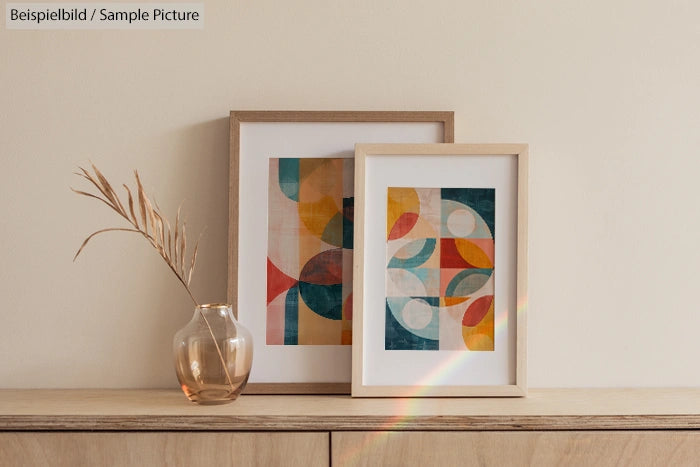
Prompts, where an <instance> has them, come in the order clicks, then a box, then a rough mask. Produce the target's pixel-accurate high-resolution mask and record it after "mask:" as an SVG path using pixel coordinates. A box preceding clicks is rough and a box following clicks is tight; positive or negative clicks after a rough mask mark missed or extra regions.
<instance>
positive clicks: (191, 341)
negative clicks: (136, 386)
mask: <svg viewBox="0 0 700 467" xmlns="http://www.w3.org/2000/svg"><path fill="white" fill-rule="evenodd" d="M173 351H174V354H175V372H176V373H177V379H178V380H179V381H180V387H182V390H183V391H184V393H185V395H186V396H187V397H188V398H189V399H190V400H191V401H192V402H196V403H198V404H204V405H207V404H225V403H227V402H231V401H233V400H235V399H236V398H237V397H238V395H239V394H240V393H241V391H243V388H244V387H245V385H246V383H247V382H248V375H249V374H250V368H251V366H252V363H253V339H252V337H251V335H250V333H249V332H248V330H247V329H246V328H244V327H243V326H242V325H241V324H240V323H239V322H238V321H236V318H234V316H233V311H232V309H231V305H227V304H210V305H199V306H197V307H196V308H195V310H194V315H193V316H192V320H190V322H189V323H187V324H186V325H185V327H183V328H182V329H180V330H179V331H178V332H177V333H175V338H174V339H173Z"/></svg>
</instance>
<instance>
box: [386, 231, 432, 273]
mask: <svg viewBox="0 0 700 467" xmlns="http://www.w3.org/2000/svg"><path fill="white" fill-rule="evenodd" d="M416 242H425V244H424V245H423V248H422V249H421V250H420V251H419V252H418V254H416V255H415V256H413V257H411V258H406V259H401V258H397V257H393V258H391V260H390V261H389V265H388V266H387V267H390V268H402V269H408V268H416V267H418V266H420V265H421V264H423V263H425V262H426V261H428V259H430V257H431V256H432V254H433V252H434V251H435V245H437V239H435V238H422V239H420V240H416ZM412 243H413V242H412ZM404 248H405V247H404Z"/></svg>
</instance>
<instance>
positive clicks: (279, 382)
mask: <svg viewBox="0 0 700 467" xmlns="http://www.w3.org/2000/svg"><path fill="white" fill-rule="evenodd" d="M230 123H231V164H230V196H229V260H228V267H229V271H228V273H229V274H228V278H229V279H228V300H229V302H230V303H232V304H234V305H235V308H236V309H237V315H238V319H239V320H240V322H241V323H242V324H243V325H244V326H246V327H247V328H248V329H249V330H250V331H251V333H252V334H253V340H254V361H253V369H252V371H251V374H250V379H249V383H248V385H247V386H246V393H249V394H251V393H252V394H256V393H257V394H293V393H296V394H300V393H301V394H303V393H309V394H311V393H316V394H322V393H345V394H348V393H350V381H351V375H352V367H351V344H352V340H353V336H352V332H353V329H352V313H353V312H352V304H353V288H352V258H353V256H352V248H353V241H354V238H353V227H354V219H353V217H354V214H353V211H354V173H355V171H354V154H355V149H354V148H355V143H358V142H368V143H372V142H374V143H392V142H393V143H396V142H410V143H440V142H451V141H453V140H454V116H453V113H452V112H293V111H289V112H278V111H233V112H231V117H230Z"/></svg>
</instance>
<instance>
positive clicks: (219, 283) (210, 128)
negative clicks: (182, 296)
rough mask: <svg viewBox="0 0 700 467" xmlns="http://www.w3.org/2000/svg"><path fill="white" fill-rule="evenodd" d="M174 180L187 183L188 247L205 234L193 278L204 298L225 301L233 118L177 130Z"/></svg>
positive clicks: (200, 298)
mask: <svg viewBox="0 0 700 467" xmlns="http://www.w3.org/2000/svg"><path fill="white" fill-rule="evenodd" d="M171 137H172V141H173V142H174V147H172V149H173V150H172V154H173V158H174V159H175V160H173V161H172V162H173V165H174V167H175V168H174V169H172V176H173V184H174V185H175V186H180V187H183V198H182V199H183V200H185V203H184V205H183V215H185V217H186V219H187V220H188V224H189V225H191V226H193V230H191V231H190V235H191V237H190V240H189V243H190V247H191V248H193V247H194V244H195V242H196V239H197V236H198V235H199V234H200V232H202V238H201V241H200V245H199V251H198V255H197V267H196V269H195V272H194V275H193V279H192V289H193V293H194V295H195V298H196V299H197V301H198V302H200V303H213V302H225V301H226V282H227V267H228V265H227V258H228V240H227V239H228V197H229V190H228V171H229V119H228V117H225V118H217V119H214V120H209V121H205V122H201V123H196V124H193V125H190V126H187V127H184V128H181V129H180V130H177V131H173V133H172V135H171Z"/></svg>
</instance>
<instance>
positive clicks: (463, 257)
mask: <svg viewBox="0 0 700 467" xmlns="http://www.w3.org/2000/svg"><path fill="white" fill-rule="evenodd" d="M494 212H495V190H494V189H493V188H395V187H389V189H388V193H387V230H386V232H387V269H386V327H385V330H386V331H385V340H384V348H385V349H386V350H482V351H483V350H486V351H491V350H494V270H493V269H494V239H495V225H494V223H495V215H494Z"/></svg>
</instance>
